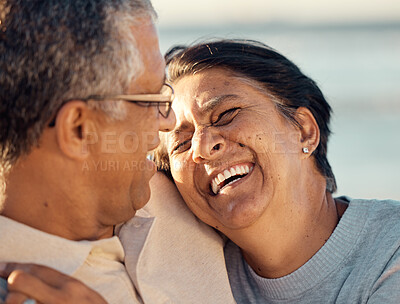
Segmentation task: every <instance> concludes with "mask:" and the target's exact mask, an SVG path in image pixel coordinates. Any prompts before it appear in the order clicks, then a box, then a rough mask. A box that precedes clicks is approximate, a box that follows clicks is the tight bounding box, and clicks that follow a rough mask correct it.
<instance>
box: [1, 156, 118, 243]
mask: <svg viewBox="0 0 400 304" xmlns="http://www.w3.org/2000/svg"><path fill="white" fill-rule="evenodd" d="M32 163H33V162H30V163H21V164H18V165H17V166H15V167H14V168H13V170H12V171H11V172H10V173H9V175H8V176H7V187H6V197H5V200H4V205H3V209H2V211H1V215H3V216H6V217H8V218H10V219H12V220H15V221H17V222H20V223H22V224H25V225H28V226H30V227H32V228H35V229H38V230H41V231H43V232H46V233H49V234H53V235H57V236H60V237H63V238H66V239H70V240H75V241H79V240H98V239H101V238H108V237H111V236H112V235H113V226H112V225H110V226H100V225H99V223H98V222H96V217H95V216H94V214H93V213H94V212H89V211H88V210H86V211H85V208H84V206H83V204H84V203H87V201H88V199H85V198H84V197H83V196H82V194H80V195H77V196H76V195H75V196H74V193H75V194H76V193H77V192H78V190H79V189H77V186H76V185H74V182H73V181H66V179H65V177H63V178H61V177H60V176H58V178H56V176H54V174H55V173H54V174H51V173H50V174H49V173H48V172H44V170H45V169H41V168H40V166H35V165H30V164H32ZM42 170H43V171H42ZM53 171H54V172H57V170H55V169H54V170H53ZM63 184H64V185H66V184H68V185H69V188H70V189H69V190H68V189H65V187H64V188H63ZM80 192H82V191H79V193H80Z"/></svg>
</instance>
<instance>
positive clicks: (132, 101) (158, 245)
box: [0, 0, 234, 304]
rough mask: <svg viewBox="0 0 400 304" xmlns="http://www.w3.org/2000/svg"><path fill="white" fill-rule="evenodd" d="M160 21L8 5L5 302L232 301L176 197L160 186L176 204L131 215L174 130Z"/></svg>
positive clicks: (2, 107) (118, 11)
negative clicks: (162, 140) (153, 153)
mask: <svg viewBox="0 0 400 304" xmlns="http://www.w3.org/2000/svg"><path fill="white" fill-rule="evenodd" d="M154 19H155V12H154V10H153V8H152V6H151V3H150V2H149V1H148V0H96V1H95V0H86V1H83V0H77V1H64V0H62V1H61V0H59V1H55V0H51V1H22V0H0V88H1V89H0V117H1V119H0V130H1V131H0V157H1V158H0V184H1V185H2V186H1V188H0V189H1V192H0V212H1V216H0V235H1V242H0V276H1V277H3V278H5V279H7V283H8V286H6V290H1V289H0V302H1V298H2V297H3V298H4V297H7V300H6V301H7V303H23V302H24V301H26V300H28V299H29V300H31V299H34V300H37V301H39V302H40V303H104V302H105V300H106V301H107V302H108V303H118V304H121V303H143V302H144V303H167V302H168V303H185V304H186V303H200V302H202V303H213V304H214V303H224V304H225V303H233V302H234V300H233V297H232V293H231V291H230V288H229V283H228V278H227V274H226V272H225V271H224V262H223V251H222V243H221V239H220V238H218V237H217V236H216V235H215V234H214V233H213V231H211V230H210V229H209V228H208V227H205V226H204V225H203V224H201V223H199V222H198V220H197V219H196V218H195V217H194V215H192V214H191V213H190V212H189V211H188V210H187V209H186V207H185V206H184V205H183V203H182V201H181V199H180V197H179V194H178V193H177V191H176V189H174V188H173V187H171V186H170V185H168V184H162V183H161V184H160V183H159V181H158V182H157V180H155V181H154V183H157V185H158V186H157V187H156V188H155V189H152V190H154V192H155V194H156V197H160V193H162V194H163V195H165V197H168V198H169V199H168V201H163V202H162V203H163V204H164V203H165V204H168V206H167V207H166V208H160V205H162V204H160V203H161V202H160V201H157V202H154V199H153V202H152V204H150V206H149V208H148V210H147V211H145V210H143V211H142V212H141V214H140V216H135V217H134V215H135V213H136V211H137V210H138V209H140V208H142V207H143V206H144V205H145V204H146V202H147V201H148V200H149V197H150V187H149V180H150V178H151V177H152V176H153V175H154V173H155V165H154V164H153V163H152V162H151V161H149V160H147V158H146V155H147V153H148V151H150V150H153V149H154V148H155V147H156V146H157V145H158V143H159V137H158V131H159V130H161V131H169V130H170V129H172V128H173V127H174V123H175V115H174V113H173V111H171V103H172V99H173V89H172V87H170V86H168V85H164V78H165V75H164V68H165V63H164V59H163V58H162V56H161V54H160V51H159V47H158V38H157V34H156V31H155V27H154V23H153V22H154ZM160 178H161V179H162V178H163V177H162V176H157V178H156V179H160ZM165 210H167V211H168V212H165ZM160 219H161V220H160ZM121 223H125V224H123V225H121ZM133 231H135V232H133ZM182 232H185V233H182ZM189 245H190V246H191V248H193V250H191V251H188V250H187V248H188V246H189ZM16 263H17V264H16ZM199 265H201V267H198V266H199ZM196 266H197V267H196ZM52 268H53V269H52ZM82 282H83V283H84V284H86V285H87V286H89V287H90V288H88V287H86V286H85V285H84V284H82ZM0 283H4V281H3V282H0ZM2 286H4V284H2ZM93 290H94V291H93ZM3 291H5V292H6V293H7V294H4V293H3ZM99 294H100V295H101V296H100V295H99Z"/></svg>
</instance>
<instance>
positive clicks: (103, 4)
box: [0, 0, 156, 175]
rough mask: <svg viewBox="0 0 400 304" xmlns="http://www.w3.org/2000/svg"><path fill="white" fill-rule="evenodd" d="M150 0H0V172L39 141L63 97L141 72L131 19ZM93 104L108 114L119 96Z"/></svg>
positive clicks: (120, 89)
mask: <svg viewBox="0 0 400 304" xmlns="http://www.w3.org/2000/svg"><path fill="white" fill-rule="evenodd" d="M144 16H149V17H151V18H156V13H155V11H154V9H153V7H152V5H151V3H150V1H149V0H87V1H84V0H48V1H38V0H30V1H26V0H0V88H1V90H0V157H1V158H0V160H1V163H0V166H1V167H2V169H1V170H0V171H1V173H2V174H1V175H4V172H6V169H7V168H10V167H11V166H12V165H13V164H14V163H15V162H16V161H17V159H18V158H19V157H20V156H22V155H26V154H28V153H29V151H30V149H31V148H32V147H33V146H37V145H38V142H39V138H40V136H41V134H42V131H43V129H44V128H45V127H46V124H47V123H48V122H49V120H50V119H51V118H52V116H54V115H55V113H56V112H57V110H58V109H59V108H60V106H61V105H62V104H63V102H64V101H65V100H68V99H71V98H85V97H87V96H90V95H109V94H110V95H111V94H121V93H126V91H127V90H128V88H129V85H130V83H131V82H132V80H134V79H135V77H137V76H138V75H140V73H141V72H142V68H143V67H142V59H141V58H140V54H139V52H138V50H137V47H136V42H135V38H134V36H133V33H132V31H131V28H132V26H135V25H137V24H138V22H139V21H138V18H139V17H144ZM92 106H93V107H97V108H99V109H101V110H103V111H105V112H106V113H107V114H109V116H110V117H111V118H116V119H118V118H119V117H121V115H122V116H123V115H124V106H123V105H121V104H120V103H119V102H118V101H117V102H114V103H112V102H103V103H102V102H96V103H94V105H92Z"/></svg>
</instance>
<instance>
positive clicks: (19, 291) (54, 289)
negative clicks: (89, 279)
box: [0, 263, 107, 304]
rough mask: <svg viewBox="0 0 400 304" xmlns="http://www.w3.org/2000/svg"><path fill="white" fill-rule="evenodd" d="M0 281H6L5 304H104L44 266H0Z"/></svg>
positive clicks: (86, 290)
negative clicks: (32, 303) (27, 303)
mask: <svg viewBox="0 0 400 304" xmlns="http://www.w3.org/2000/svg"><path fill="white" fill-rule="evenodd" d="M0 268H2V269H3V270H1V271H0V277H3V278H6V279H7V285H8V286H7V289H8V293H7V298H6V299H7V300H6V303H23V302H24V301H25V300H27V299H35V300H36V301H37V302H39V303H43V304H48V303H49V304H50V303H53V304H54V303H59V304H62V303H82V304H85V303H87V304H90V303H95V304H107V302H106V301H105V300H104V299H103V297H102V296H100V295H99V294H98V293H97V292H95V291H94V290H92V289H90V288H89V287H87V286H86V285H85V284H84V283H82V282H81V281H79V280H76V279H74V278H72V277H70V276H67V275H65V274H62V273H60V272H58V271H56V270H54V269H51V268H48V267H46V266H40V265H33V264H16V263H7V264H5V263H0Z"/></svg>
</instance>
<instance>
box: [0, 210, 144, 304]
mask: <svg viewBox="0 0 400 304" xmlns="http://www.w3.org/2000/svg"><path fill="white" fill-rule="evenodd" d="M0 236H1V240H0V261H1V262H19V263H35V264H40V265H45V266H48V267H51V268H54V269H56V270H58V271H61V272H62V273H65V274H67V275H70V276H73V277H74V278H77V279H79V280H81V281H83V282H84V283H85V284H87V285H88V286H89V287H91V288H93V289H94V290H96V291H97V292H99V293H100V294H101V295H102V296H103V297H104V298H105V299H106V301H107V302H108V303H110V304H124V303H142V302H141V300H139V299H138V296H137V294H136V291H135V289H134V287H133V284H132V282H131V280H130V278H129V275H128V273H127V271H126V269H125V266H124V264H123V261H124V250H123V248H122V245H121V242H120V241H119V239H118V237H116V236H115V237H112V238H109V239H104V240H99V241H93V242H89V241H80V242H75V241H70V240H67V239H64V238H61V237H58V236H55V235H51V234H48V233H45V232H42V231H39V230H36V229H33V228H31V227H29V226H26V225H24V224H21V223H18V222H16V221H13V220H11V219H9V218H6V217H4V216H0Z"/></svg>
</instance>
